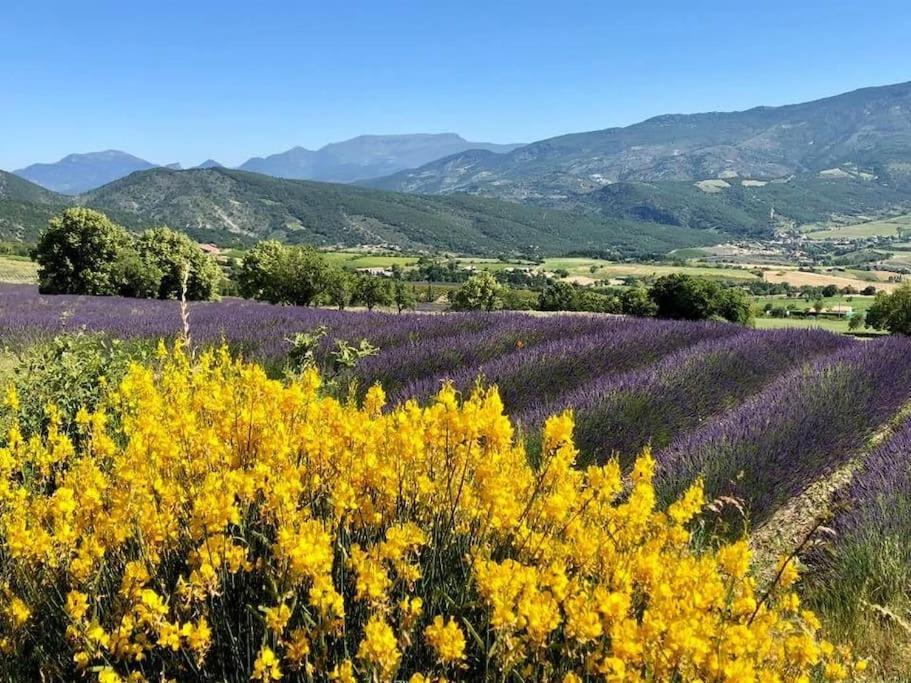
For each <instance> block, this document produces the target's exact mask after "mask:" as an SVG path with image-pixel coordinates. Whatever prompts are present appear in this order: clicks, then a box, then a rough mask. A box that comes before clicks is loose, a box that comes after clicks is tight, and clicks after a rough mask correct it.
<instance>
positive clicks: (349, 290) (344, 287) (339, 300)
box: [324, 268, 355, 311]
mask: <svg viewBox="0 0 911 683" xmlns="http://www.w3.org/2000/svg"><path fill="white" fill-rule="evenodd" d="M354 285H355V281H354V278H353V277H352V276H351V274H350V273H349V272H348V271H346V270H343V269H341V268H331V269H330V270H329V271H328V272H327V273H326V289H325V291H324V297H325V300H326V301H328V302H329V303H330V304H332V305H333V306H336V307H337V308H338V310H340V311H343V310H345V306H347V305H348V304H350V303H351V299H352V297H353V296H354Z"/></svg>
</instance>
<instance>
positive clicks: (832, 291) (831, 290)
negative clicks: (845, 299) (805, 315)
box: [822, 285, 838, 298]
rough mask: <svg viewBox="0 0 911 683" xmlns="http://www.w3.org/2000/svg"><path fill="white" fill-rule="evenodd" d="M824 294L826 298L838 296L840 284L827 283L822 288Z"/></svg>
mask: <svg viewBox="0 0 911 683" xmlns="http://www.w3.org/2000/svg"><path fill="white" fill-rule="evenodd" d="M822 295H823V297H825V298H829V297H833V296H838V286H837V285H826V286H825V287H823V288H822Z"/></svg>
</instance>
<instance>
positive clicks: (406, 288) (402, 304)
mask: <svg viewBox="0 0 911 683" xmlns="http://www.w3.org/2000/svg"><path fill="white" fill-rule="evenodd" d="M392 299H393V301H394V302H395V307H396V308H397V309H398V312H399V313H401V312H402V311H404V310H405V309H406V308H408V309H411V308H414V306H415V304H416V303H417V296H416V295H415V293H414V288H413V287H411V286H410V285H408V283H406V282H405V281H403V280H396V281H395V287H394V288H393V292H392Z"/></svg>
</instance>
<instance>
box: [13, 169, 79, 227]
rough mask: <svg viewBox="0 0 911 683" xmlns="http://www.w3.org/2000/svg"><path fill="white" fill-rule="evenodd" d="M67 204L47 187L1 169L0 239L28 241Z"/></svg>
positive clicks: (67, 201)
mask: <svg viewBox="0 0 911 683" xmlns="http://www.w3.org/2000/svg"><path fill="white" fill-rule="evenodd" d="M68 203H69V200H68V198H66V197H61V196H60V195H58V194H55V193H54V192H51V191H50V190H45V189H44V188H43V187H39V186H38V185H35V184H34V183H30V182H29V181H27V180H23V179H22V178H20V177H18V176H15V175H13V174H12V173H7V172H6V171H0V240H11V241H23V240H24V241H29V240H32V239H34V236H35V235H36V234H37V231H38V230H39V229H40V228H41V227H43V226H44V225H46V224H47V222H48V220H50V218H51V216H53V215H54V214H55V213H57V212H59V211H60V210H61V209H63V208H64V207H65V206H66V205H67V204H68Z"/></svg>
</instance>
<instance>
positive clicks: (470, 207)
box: [0, 168, 729, 256]
mask: <svg viewBox="0 0 911 683" xmlns="http://www.w3.org/2000/svg"><path fill="white" fill-rule="evenodd" d="M17 180H20V179H17ZM20 182H24V181H21V180H20ZM38 191H40V192H42V193H45V195H43V196H45V198H46V199H48V203H46V204H43V205H29V206H35V207H36V208H35V211H36V215H35V216H34V218H35V220H34V221H32V222H31V223H29V225H28V226H26V227H25V228H23V229H21V230H20V231H19V235H20V236H22V235H23V234H24V235H25V236H26V237H28V235H31V236H32V237H34V235H36V234H37V233H38V231H39V230H40V229H41V228H42V227H43V225H44V224H45V222H46V218H47V216H46V215H45V214H50V213H53V212H54V211H56V210H59V208H60V207H61V206H64V205H65V204H66V202H67V201H68V200H69V198H65V197H61V196H59V195H54V194H53V193H46V191H44V190H41V189H40V188H38ZM22 192H23V190H21V189H20V190H19V191H18V194H19V195H21V194H22ZM73 201H74V202H76V203H78V204H82V205H85V206H89V207H92V208H96V209H99V210H101V211H104V212H105V213H107V214H108V215H110V216H111V217H112V218H113V219H114V220H117V221H118V222H120V223H122V224H124V225H125V226H127V227H129V228H133V229H140V228H144V227H149V226H153V225H161V224H166V225H169V226H171V227H174V228H177V229H179V230H184V231H186V232H188V233H190V234H191V235H192V236H194V237H195V238H197V239H199V240H204V241H214V242H218V243H221V244H246V243H251V242H253V241H256V240H258V239H265V238H274V239H281V240H284V241H287V242H292V243H308V244H315V245H319V246H362V245H377V246H386V247H396V248H405V249H429V250H430V249H432V250H446V251H453V252H459V253H466V254H477V255H491V254H525V255H531V254H541V255H555V254H565V253H568V252H571V251H577V250H598V251H613V252H616V253H617V254H619V255H624V256H636V255H644V254H661V253H666V252H668V251H671V250H673V249H677V248H681V247H687V246H699V245H706V244H713V243H717V242H719V241H723V240H725V239H727V238H728V237H729V236H728V235H724V234H722V233H719V232H716V231H712V230H696V229H691V228H688V227H685V226H684V227H680V226H668V225H660V224H657V223H651V222H642V221H634V220H629V219H625V218H621V219H611V220H603V219H601V218H599V217H597V216H592V215H586V214H584V213H582V214H572V213H568V212H564V211H559V210H554V209H551V208H542V207H534V206H525V205H521V204H514V203H511V202H506V201H502V200H497V199H490V198H483V197H473V196H468V195H451V196H422V195H407V194H399V193H394V192H384V191H377V190H369V189H365V188H359V187H353V186H350V185H336V184H329V183H319V182H312V181H301V180H282V179H277V178H272V177H269V176H264V175H259V174H255V173H248V172H244V171H236V170H228V169H223V168H211V169H191V170H186V171H176V170H169V169H164V168H156V169H151V170H148V171H140V172H137V173H133V174H131V175H130V176H127V177H126V178H122V179H120V180H117V181H115V182H113V183H109V184H108V185H105V186H104V187H101V188H98V189H97V190H93V191H92V192H89V193H86V194H83V195H79V196H78V197H76V198H74V199H73ZM15 210H16V207H14V206H13V204H12V203H9V202H8V203H7V204H5V205H0V212H6V211H8V212H11V213H12V212H14V211H15ZM18 222H19V223H27V222H28V221H26V220H25V218H22V219H21V220H19V221H18ZM26 233H27V234H26Z"/></svg>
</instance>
